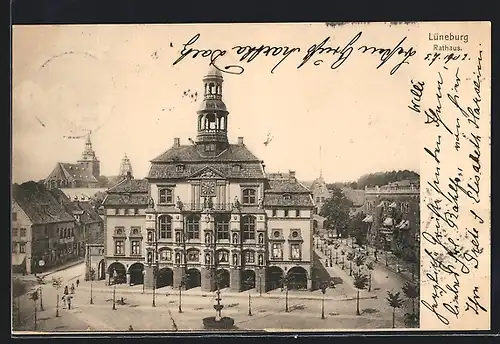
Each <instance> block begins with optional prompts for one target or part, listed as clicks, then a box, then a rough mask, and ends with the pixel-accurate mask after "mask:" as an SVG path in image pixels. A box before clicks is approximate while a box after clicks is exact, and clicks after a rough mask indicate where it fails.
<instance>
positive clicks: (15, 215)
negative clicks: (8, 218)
mask: <svg viewBox="0 0 500 344" xmlns="http://www.w3.org/2000/svg"><path fill="white" fill-rule="evenodd" d="M12 221H17V213H16V212H12Z"/></svg>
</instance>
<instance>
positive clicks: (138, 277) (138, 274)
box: [128, 263, 144, 285]
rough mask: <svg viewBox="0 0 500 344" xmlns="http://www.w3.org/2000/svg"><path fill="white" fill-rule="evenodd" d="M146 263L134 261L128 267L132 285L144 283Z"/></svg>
mask: <svg viewBox="0 0 500 344" xmlns="http://www.w3.org/2000/svg"><path fill="white" fill-rule="evenodd" d="M143 271H144V264H142V263H134V264H132V265H130V267H129V268H128V272H129V274H130V285H136V284H143V283H144V274H143Z"/></svg>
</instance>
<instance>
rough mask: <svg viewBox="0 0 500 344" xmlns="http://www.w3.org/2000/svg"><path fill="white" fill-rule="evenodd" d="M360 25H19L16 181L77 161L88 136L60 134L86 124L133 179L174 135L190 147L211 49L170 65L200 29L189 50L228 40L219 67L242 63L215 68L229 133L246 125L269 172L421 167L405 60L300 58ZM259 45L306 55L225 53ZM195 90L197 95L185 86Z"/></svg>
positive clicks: (99, 148)
mask: <svg viewBox="0 0 500 344" xmlns="http://www.w3.org/2000/svg"><path fill="white" fill-rule="evenodd" d="M387 30H388V31H387V32H386V34H384V35H383V36H384V43H385V45H387V41H390V42H395V43H397V42H398V40H399V39H401V36H402V32H403V31H404V33H403V34H404V35H407V34H408V32H407V30H406V28H405V27H401V28H399V29H397V30H389V29H387ZM359 31H361V29H360V27H356V25H346V26H342V27H328V26H326V25H324V24H321V23H318V24H280V25H276V24H267V25H265V24H235V25H232V26H229V25H228V24H224V25H222V24H221V25H179V24H177V25H86V26H15V27H14V29H13V80H12V83H13V86H12V87H13V122H12V131H13V151H12V154H13V157H12V158H13V162H12V169H13V170H12V179H13V182H18V183H19V182H24V181H27V180H40V179H44V178H45V177H47V176H48V174H49V173H50V172H51V171H52V169H53V168H54V167H55V164H56V163H57V162H76V160H78V159H79V158H80V156H81V153H82V152H83V149H84V140H83V139H68V138H65V137H66V136H79V135H82V134H84V133H85V130H92V143H93V147H94V149H95V151H96V154H97V156H98V158H99V159H100V161H101V174H103V175H116V174H118V171H119V168H120V161H121V159H122V158H123V156H124V154H127V155H128V157H129V158H130V160H131V163H132V166H133V170H134V174H135V177H136V178H143V177H145V176H146V175H147V173H148V170H149V166H150V162H149V161H150V160H151V159H153V158H155V157H156V156H158V155H160V154H161V153H162V152H164V151H165V150H167V149H169V148H170V147H171V146H172V144H173V140H174V137H179V138H180V140H181V144H189V141H188V138H193V139H194V138H195V137H196V118H197V115H196V110H197V108H198V106H199V104H200V101H201V99H202V94H203V82H202V77H203V76H204V75H205V73H206V71H207V70H208V68H209V59H207V58H201V57H197V58H195V59H193V58H191V57H186V58H185V59H184V60H183V61H182V62H180V63H178V64H177V65H175V66H174V65H173V62H174V61H175V60H176V59H177V58H178V57H179V54H180V52H181V50H182V48H183V44H184V43H186V42H187V41H189V39H190V38H192V37H193V36H194V35H196V34H197V33H200V38H199V39H198V41H197V42H196V43H195V44H194V47H197V48H199V49H201V48H203V49H210V48H211V49H216V48H219V49H226V50H228V53H227V55H226V56H225V57H223V58H221V59H220V60H219V61H221V64H224V65H226V64H232V63H238V64H241V65H242V66H243V67H244V68H245V71H244V72H243V73H242V74H240V75H233V74H228V73H224V84H223V100H224V102H225V103H226V105H227V108H228V110H229V112H230V114H229V119H228V128H229V134H228V136H229V140H230V141H231V142H233V143H236V141H237V138H238V137H240V136H243V137H244V141H245V144H246V145H247V147H248V148H249V149H250V150H251V151H252V152H253V153H254V154H255V155H256V156H257V157H259V158H260V159H262V160H264V162H265V165H266V170H267V171H268V172H287V171H288V170H289V169H292V170H295V171H296V175H297V178H299V179H300V180H308V181H309V180H313V179H315V178H316V177H318V176H319V174H320V171H322V174H323V177H324V178H325V179H326V180H327V181H330V182H334V181H350V180H357V179H358V178H359V177H360V176H361V175H363V174H366V173H372V172H378V171H390V170H403V169H409V170H414V171H417V172H419V152H420V144H419V135H418V133H419V125H418V124H419V123H420V122H421V118H420V119H419V118H418V117H417V116H412V115H411V114H409V112H408V111H407V102H408V99H409V97H407V96H406V93H404V94H405V96H404V97H402V96H398V95H401V94H403V93H402V92H408V89H407V87H406V85H407V84H408V83H409V80H410V74H409V72H408V70H409V69H406V70H405V69H404V68H401V70H400V71H398V73H396V74H395V75H393V76H390V75H389V71H390V68H392V66H384V67H383V68H379V69H377V68H376V66H377V64H378V63H379V62H380V60H379V58H377V57H376V56H374V57H369V58H368V57H364V58H359V57H357V56H354V57H350V58H349V59H348V60H347V61H346V62H345V63H344V65H342V67H341V68H338V69H335V70H332V69H330V68H329V65H330V63H328V64H327V63H325V64H323V65H321V66H314V65H313V64H312V60H311V61H309V62H308V63H307V64H306V65H304V66H303V67H301V68H300V69H297V68H296V66H297V65H298V64H299V63H300V61H301V59H302V56H303V55H304V54H305V53H306V52H307V49H308V48H309V47H310V46H311V45H312V44H315V43H316V44H319V43H320V42H321V41H322V40H323V39H325V38H326V37H329V36H330V37H331V43H330V44H331V45H332V46H336V45H341V44H342V45H344V44H345V43H347V42H348V41H349V40H350V39H351V38H352V37H353V36H354V35H355V34H356V33H357V32H359ZM381 32H383V31H380V30H379V31H377V32H375V31H373V32H369V31H366V30H365V31H363V36H362V38H363V40H364V42H370V43H372V44H375V43H377V42H378V41H380V36H381ZM410 38H411V37H410ZM261 44H264V45H275V46H285V45H287V46H289V47H300V48H301V52H300V53H297V55H295V54H294V55H291V56H289V57H288V58H287V59H286V60H285V61H284V62H283V63H282V64H281V65H280V66H279V67H278V68H276V70H275V71H274V73H271V69H272V68H273V66H274V65H275V64H276V63H277V62H278V61H279V59H280V58H278V57H271V56H270V57H265V56H259V57H257V58H255V59H254V60H253V61H252V62H251V63H246V62H239V61H238V60H237V58H236V57H235V56H236V55H235V53H232V52H231V51H230V49H231V48H232V47H233V46H235V45H252V46H260V45H261ZM322 58H323V59H324V60H325V61H327V62H328V61H333V60H334V59H333V57H332V56H324V57H322ZM402 85H405V89H404V90H403V89H402ZM195 92H197V94H198V97H197V98H195V97H190V96H189V95H191V94H194V93H195ZM186 95H187V96H186ZM268 134H269V137H271V138H272V140H271V142H270V143H269V144H268V145H267V146H266V145H264V141H266V138H267V136H268ZM320 147H321V150H320ZM320 151H321V153H320Z"/></svg>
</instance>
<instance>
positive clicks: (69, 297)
mask: <svg viewBox="0 0 500 344" xmlns="http://www.w3.org/2000/svg"><path fill="white" fill-rule="evenodd" d="M71 299H72V297H71V296H68V309H71Z"/></svg>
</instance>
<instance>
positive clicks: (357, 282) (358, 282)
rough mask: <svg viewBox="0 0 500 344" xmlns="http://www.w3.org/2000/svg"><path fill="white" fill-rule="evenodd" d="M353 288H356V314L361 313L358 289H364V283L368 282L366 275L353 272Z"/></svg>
mask: <svg viewBox="0 0 500 344" xmlns="http://www.w3.org/2000/svg"><path fill="white" fill-rule="evenodd" d="M353 275H354V288H356V289H357V290H358V293H357V296H356V315H361V313H360V312H359V291H360V290H363V289H366V285H367V284H368V277H367V276H366V275H364V274H361V273H356V272H355V273H354V274H353Z"/></svg>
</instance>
